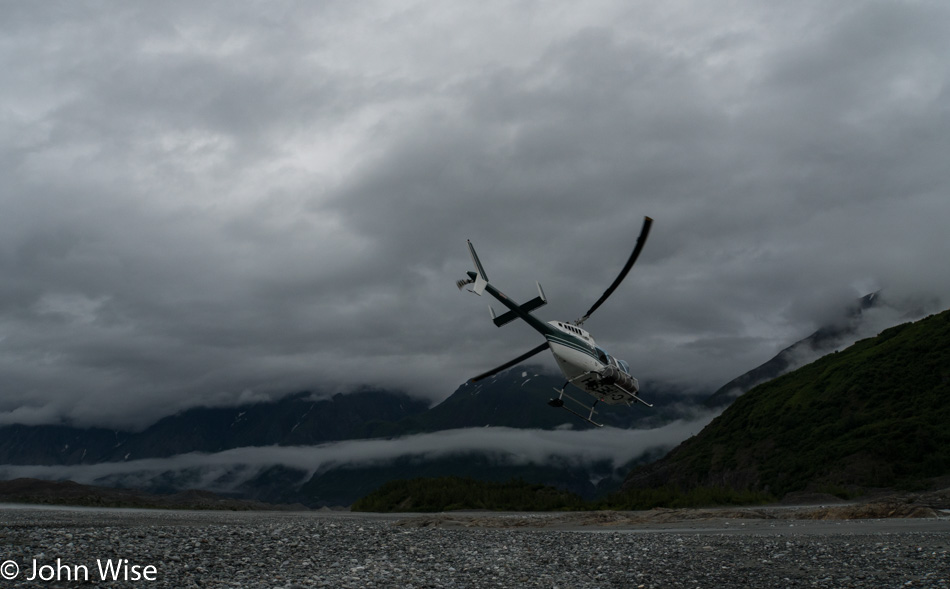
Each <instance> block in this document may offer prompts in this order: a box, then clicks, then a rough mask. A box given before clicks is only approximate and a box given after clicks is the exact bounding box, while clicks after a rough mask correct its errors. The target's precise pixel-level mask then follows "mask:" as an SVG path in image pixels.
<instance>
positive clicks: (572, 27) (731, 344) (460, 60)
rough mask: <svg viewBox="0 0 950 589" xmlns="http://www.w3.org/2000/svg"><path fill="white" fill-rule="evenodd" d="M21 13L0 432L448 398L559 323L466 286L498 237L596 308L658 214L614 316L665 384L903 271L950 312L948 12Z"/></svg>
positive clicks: (627, 351)
mask: <svg viewBox="0 0 950 589" xmlns="http://www.w3.org/2000/svg"><path fill="white" fill-rule="evenodd" d="M5 12H7V13H8V14H6V15H5V16H6V17H7V18H4V19H2V24H0V27H2V31H3V35H2V38H3V41H2V45H0V67H2V68H3V71H4V75H3V76H2V77H0V90H2V92H0V96H3V98H2V99H0V174H2V177H3V178H4V183H3V185H2V187H0V213H2V214H0V270H2V274H3V281H2V283H0V389H2V390H3V397H2V400H0V422H5V423H9V422H25V423H41V422H50V421H56V420H58V419H71V420H74V421H75V422H77V423H99V424H111V425H117V426H122V427H134V426H142V425H145V424H146V423H147V422H149V421H153V420H154V419H155V418H157V417H159V416H161V415H163V414H167V413H170V412H173V411H176V410H178V409H180V408H183V407H187V406H192V405H196V404H202V403H208V404H227V403H235V402H238V401H239V400H249V399H259V398H268V397H270V396H276V395H281V394H284V393H287V392H291V391H294V390H298V389H314V388H324V389H325V390H327V391H336V390H347V389H348V388H351V387H354V386H359V385H362V384H370V385H377V386H389V387H393V388H402V389H405V390H407V391H409V392H411V393H414V394H419V395H423V396H426V397H428V398H432V399H439V398H441V397H444V396H445V395H447V394H448V393H449V392H451V391H452V390H453V389H454V388H455V386H456V385H457V384H458V383H460V382H462V381H464V379H466V378H467V377H469V376H471V375H472V374H475V373H478V372H481V371H482V370H484V369H486V368H489V367H490V366H492V365H494V364H495V363H497V362H501V361H504V360H506V359H507V358H509V357H511V356H513V355H515V354H518V353H520V352H521V351H523V350H527V349H529V348H531V347H533V346H534V345H536V344H537V338H536V337H535V336H533V334H532V333H531V332H530V330H528V329H527V328H525V327H524V326H523V325H517V324H515V325H511V326H508V327H506V328H505V329H504V331H500V330H498V329H496V328H495V327H494V326H493V325H491V323H490V322H489V321H488V320H487V317H488V314H487V311H486V310H485V309H484V307H485V304H486V303H488V302H489V301H488V300H487V299H475V298H474V297H472V296H470V295H461V294H458V293H457V292H456V291H455V289H454V288H453V287H452V284H453V282H454V280H455V279H457V278H460V277H462V275H463V273H464V272H465V271H466V270H468V269H469V266H470V262H469V260H468V256H467V252H466V248H465V243H464V241H465V239H466V238H468V239H472V240H473V242H474V243H475V245H476V247H477V248H478V251H479V253H480V255H481V257H482V261H483V262H484V263H485V265H486V269H487V271H488V273H489V276H490V277H491V278H492V279H493V281H495V282H497V284H498V285H499V286H500V287H501V288H503V289H504V290H505V291H506V292H507V293H508V294H510V295H511V296H512V297H514V298H516V299H528V298H531V297H532V296H534V285H533V281H534V280H539V281H541V282H542V284H543V285H544V287H545V291H546V293H547V295H548V298H549V301H550V304H549V305H548V307H546V308H544V309H542V310H540V312H539V315H541V316H542V317H544V318H546V319H548V318H561V319H574V318H576V317H578V316H579V315H580V314H582V313H583V311H584V310H585V309H586V308H587V307H588V306H589V305H590V304H591V303H592V302H593V300H595V299H596V298H597V296H599V294H600V293H601V292H602V290H603V289H604V288H605V287H606V286H607V285H608V284H609V283H610V281H611V280H612V279H613V277H614V275H615V273H616V272H617V271H618V270H619V268H620V266H621V265H622V264H623V262H624V260H625V259H626V256H627V254H628V252H629V250H630V248H631V247H632V246H633V242H634V240H635V238H636V233H637V231H638V230H639V226H640V223H641V221H642V218H643V216H644V215H650V216H652V217H654V218H655V219H656V225H655V227H654V231H653V234H652V235H651V238H650V241H649V243H648V244H647V248H646V249H645V251H644V253H643V256H642V257H641V260H640V261H639V262H638V264H637V267H636V268H635V269H634V272H633V273H632V274H631V276H630V278H629V282H628V283H626V284H624V285H623V286H622V287H621V289H619V290H618V291H617V292H616V293H615V295H614V297H613V298H612V299H611V300H610V301H609V302H608V303H607V304H606V305H604V307H602V308H601V309H600V310H599V311H598V313H597V314H596V315H595V316H594V318H592V319H591V321H590V322H589V323H588V324H587V327H588V328H590V329H591V330H592V331H593V332H594V334H595V336H596V337H597V338H598V341H600V342H602V343H603V344H604V345H606V346H608V347H609V348H610V349H611V351H612V352H613V353H615V354H616V355H618V356H620V357H622V358H626V359H627V360H628V361H629V362H630V363H631V366H633V367H634V368H635V372H636V373H637V375H638V376H640V378H641V380H665V381H671V382H675V383H678V384H681V385H683V386H686V387H691V388H693V389H695V390H697V391H701V390H711V389H714V388H716V387H718V386H719V385H721V384H722V383H723V382H726V381H728V380H729V379H731V378H733V377H735V376H736V375H738V374H740V373H742V372H744V371H745V370H748V369H749V368H752V367H754V366H755V365H757V364H759V363H761V362H763V361H765V360H767V359H768V358H769V357H771V356H772V355H773V354H774V353H776V352H777V351H778V350H780V349H782V348H783V347H785V346H786V345H788V344H790V343H791V342H793V341H795V340H796V339H798V338H800V337H803V336H805V335H807V334H808V333H809V332H810V331H812V330H814V329H815V328H817V327H818V326H819V325H821V323H822V321H824V320H825V319H826V318H828V317H830V316H832V315H834V313H835V312H837V310H838V309H842V308H844V307H845V305H846V304H847V303H849V302H850V301H852V300H853V299H855V298H857V297H858V296H860V295H863V294H865V293H866V292H870V291H871V290H875V289H877V288H882V287H883V288H884V289H885V290H886V292H888V293H889V296H888V300H895V301H903V300H907V301H913V302H914V304H915V305H916V306H917V307H921V305H920V304H917V303H918V302H919V301H933V300H935V299H936V300H939V301H940V302H939V303H937V304H936V306H941V305H942V306H946V304H947V299H948V294H950V279H948V278H947V277H948V276H950V274H948V273H946V272H941V271H939V269H940V268H942V267H943V266H944V265H945V260H946V259H947V257H948V253H950V252H948V247H950V246H948V242H947V240H946V237H945V236H946V231H945V219H946V218H947V217H948V210H947V207H948V204H947V203H948V202H950V201H948V200H947V198H946V196H947V195H946V193H947V190H948V184H950V182H948V175H947V172H946V170H945V168H946V165H945V162H946V159H947V154H948V152H950V149H948V147H950V146H948V142H950V132H948V131H950V128H948V126H950V113H948V110H947V108H946V106H945V105H946V104H948V100H947V98H948V96H947V94H948V89H947V79H948V77H947V74H948V71H947V70H948V66H947V65H946V63H947V62H946V60H945V59H944V56H945V55H947V52H948V50H950V42H948V40H947V39H948V37H947V35H946V34H945V32H946V30H947V24H948V11H947V8H946V7H945V6H943V5H942V4H939V3H926V2H924V3H913V4H910V3H902V4H896V3H889V2H868V3H861V4H859V5H845V6H828V5H826V4H825V3H807V2H805V3H798V2H796V3H782V4H780V5H770V6H761V5H758V4H756V3H749V4H744V3H741V2H740V3H735V4H731V5H730V6H729V8H721V7H720V8H715V9H713V8H712V7H707V6H706V5H704V4H701V3H676V2H673V3H664V4H663V5H662V6H653V5H651V4H650V3H644V4H639V5H638V4H630V3H622V2H618V3H612V2H603V3H588V4H585V5H584V6H583V7H580V6H575V5H574V4H569V3H565V4H563V5H548V6H546V7H544V8H543V9H540V8H537V7H531V6H530V5H527V4H515V5H512V4H509V3H498V4H492V3H488V4H480V5H479V6H478V7H463V6H450V5H443V4H439V3H426V2H419V3H403V4H398V5H397V4H391V3H381V4H378V5H372V4H366V3H360V4H358V5H354V4H314V3H301V4H298V3H274V4H271V5H268V6H267V7H266V8H264V7H263V6H259V5H254V4H233V3H226V4H215V3H203V4H201V5H197V6H196V5H193V4H191V3H152V4H149V5H147V6H137V5H134V6H129V5H121V4H116V5H113V4H105V5H102V4H97V5H93V4H80V3H69V2H63V3H43V4H38V5H25V4H23V5H13V6H10V7H7V8H5ZM908 305H910V306H914V305H911V304H910V303H908ZM496 306H497V305H496ZM931 306H935V305H931ZM927 310H931V309H927Z"/></svg>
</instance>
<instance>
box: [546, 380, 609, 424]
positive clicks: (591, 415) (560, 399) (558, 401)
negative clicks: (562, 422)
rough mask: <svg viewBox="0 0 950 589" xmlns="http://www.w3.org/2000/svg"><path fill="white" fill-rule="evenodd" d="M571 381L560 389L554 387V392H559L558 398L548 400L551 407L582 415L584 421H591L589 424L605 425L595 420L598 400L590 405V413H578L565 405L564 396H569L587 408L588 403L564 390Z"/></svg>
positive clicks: (578, 415)
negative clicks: (595, 408)
mask: <svg viewBox="0 0 950 589" xmlns="http://www.w3.org/2000/svg"><path fill="white" fill-rule="evenodd" d="M570 382H571V381H567V382H566V383H564V386H563V387H561V388H560V389H554V392H556V393H558V396H557V399H551V400H550V401H548V405H550V406H551V407H560V408H561V409H563V410H565V411H567V412H568V413H573V414H574V415H576V416H577V417H580V418H581V419H583V420H584V421H586V422H587V423H589V424H591V425H594V426H597V427H604V424H602V423H597V422H596V421H594V415H596V414H597V412H596V411H594V407H596V406H597V403H598V401H594V404H593V405H591V406H590V413H589V414H588V415H583V414H581V413H578V412H577V411H574V410H573V409H571V408H570V407H566V406H565V405H564V397H567V398H568V399H569V400H571V401H573V402H575V403H577V404H578V405H580V406H581V407H583V408H584V409H587V405H586V404H584V403H582V402H580V401H578V400H577V399H575V398H574V397H572V396H570V395H568V394H567V393H565V392H564V389H566V388H567V385H568V384H570Z"/></svg>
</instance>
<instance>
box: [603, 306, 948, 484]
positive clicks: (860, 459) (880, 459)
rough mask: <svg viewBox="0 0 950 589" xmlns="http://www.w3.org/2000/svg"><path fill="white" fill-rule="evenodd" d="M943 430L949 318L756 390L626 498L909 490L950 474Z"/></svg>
mask: <svg viewBox="0 0 950 589" xmlns="http://www.w3.org/2000/svg"><path fill="white" fill-rule="evenodd" d="M947 423H950V310H948V311H944V312H942V313H940V314H937V315H931V316H929V317H927V318H925V319H922V320H920V321H917V322H913V323H905V324H902V325H898V326H895V327H892V328H889V329H886V330H884V331H883V332H881V334H880V335H878V336H876V337H874V338H868V339H864V340H861V341H859V342H857V343H855V344H854V345H852V346H850V347H849V348H847V349H845V350H842V351H841V352H836V353H833V354H829V355H827V356H824V357H823V358H821V359H819V360H817V361H815V362H813V363H811V364H808V365H806V366H804V367H802V368H799V369H797V370H795V371H792V372H790V373H787V374H785V375H782V376H780V377H778V378H776V379H774V380H771V381H769V382H767V383H764V384H761V385H759V386H757V387H755V388H753V389H752V390H750V391H748V392H747V393H745V394H744V395H742V396H740V397H739V398H738V399H736V401H735V402H733V403H732V405H730V406H729V407H728V408H727V409H725V410H724V411H723V412H722V414H721V415H720V416H719V417H717V418H716V419H714V420H713V421H712V422H711V423H710V424H709V425H708V426H707V427H706V428H704V429H703V430H702V431H701V432H700V433H699V434H697V435H696V436H693V437H692V438H690V439H688V440H686V441H684V442H683V443H682V444H680V445H679V446H677V447H676V448H674V449H673V450H672V451H671V452H670V453H669V454H667V455H666V456H665V457H663V458H662V459H660V460H658V461H657V462H654V463H652V464H650V465H646V466H642V467H639V468H637V469H635V470H634V471H633V472H631V473H630V474H629V475H628V477H627V479H626V481H625V482H624V484H623V486H622V492H633V491H635V490H637V489H648V488H658V487H664V486H666V487H675V488H678V489H680V490H681V491H685V490H689V489H691V488H695V487H700V486H708V487H711V486H720V487H727V488H731V489H734V490H752V491H765V492H768V493H771V494H773V495H775V496H777V497H781V496H783V495H785V494H786V493H789V492H795V491H803V490H809V489H813V488H816V487H821V486H826V487H833V488H847V489H852V490H855V491H860V490H861V489H868V488H873V487H895V486H898V487H900V486H905V487H906V486H910V487H913V486H915V485H922V484H926V483H925V481H926V480H928V479H930V478H934V477H940V476H943V475H947V474H950V429H948V428H947V427H946V424H947Z"/></svg>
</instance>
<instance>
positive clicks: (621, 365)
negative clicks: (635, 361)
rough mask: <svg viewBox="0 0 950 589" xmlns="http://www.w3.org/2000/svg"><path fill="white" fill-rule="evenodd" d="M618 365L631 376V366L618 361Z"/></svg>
mask: <svg viewBox="0 0 950 589" xmlns="http://www.w3.org/2000/svg"><path fill="white" fill-rule="evenodd" d="M617 363H618V364H620V369H621V370H623V371H624V372H626V373H627V374H630V365H629V364H627V363H626V362H624V361H623V360H617Z"/></svg>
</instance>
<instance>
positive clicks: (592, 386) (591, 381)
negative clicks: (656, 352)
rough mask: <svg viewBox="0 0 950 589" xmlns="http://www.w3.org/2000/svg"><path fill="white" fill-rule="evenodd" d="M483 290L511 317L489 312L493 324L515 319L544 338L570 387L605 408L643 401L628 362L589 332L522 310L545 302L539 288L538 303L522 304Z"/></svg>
mask: <svg viewBox="0 0 950 589" xmlns="http://www.w3.org/2000/svg"><path fill="white" fill-rule="evenodd" d="M469 274H475V273H474V272H470V273H469ZM483 289H484V292H487V293H488V294H490V295H491V296H492V297H494V298H495V299H497V300H498V301H499V302H500V303H501V304H503V305H504V306H505V307H507V308H508V310H509V313H510V314H511V317H510V318H506V317H505V315H502V316H500V317H496V316H495V312H494V311H492V317H493V319H494V320H495V322H496V324H499V325H501V324H503V323H504V322H507V321H510V320H511V319H513V318H516V317H517V318H520V319H523V320H524V322H525V323H527V324H528V325H530V326H531V327H532V328H534V329H535V331H537V332H539V333H540V334H541V335H543V336H544V338H545V339H546V340H547V342H548V347H549V348H550V350H551V354H553V355H554V359H555V361H556V362H557V365H558V368H560V369H561V372H562V373H563V374H564V377H565V378H566V379H567V383H570V384H573V385H574V386H576V387H577V388H579V389H581V390H582V391H584V392H585V393H587V394H589V395H590V396H592V397H594V398H595V399H596V400H597V401H599V402H602V403H607V404H608V405H632V404H633V403H635V402H643V401H642V400H641V399H639V397H637V393H638V392H639V390H640V385H639V383H638V382H637V379H636V378H634V377H633V376H632V375H631V374H630V368H629V366H628V365H627V363H626V362H624V361H623V360H617V359H616V358H614V357H613V356H611V355H610V354H608V353H607V351H606V350H604V349H603V348H601V347H599V346H598V345H597V343H596V342H595V341H594V338H593V337H591V335H590V333H589V332H588V331H586V330H585V329H583V328H581V327H579V326H577V325H574V324H572V323H568V322H564V321H548V322H547V323H545V322H543V321H541V320H539V319H538V318H537V317H535V316H534V315H532V314H531V313H530V312H529V311H528V310H526V309H525V307H529V306H533V307H534V308H536V307H538V306H541V305H542V304H544V303H545V302H546V301H545V299H544V292H543V291H542V290H541V287H540V285H538V291H539V296H538V298H537V299H535V301H540V302H539V303H532V301H529V302H528V303H526V304H524V305H519V304H518V303H516V302H515V301H513V300H511V299H510V298H509V297H508V295H506V294H504V293H503V292H501V291H500V290H498V289H497V288H495V287H494V285H492V284H490V283H488V282H487V280H486V281H485V284H484V285H483ZM506 315H507V314H506ZM567 383H565V384H567Z"/></svg>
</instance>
